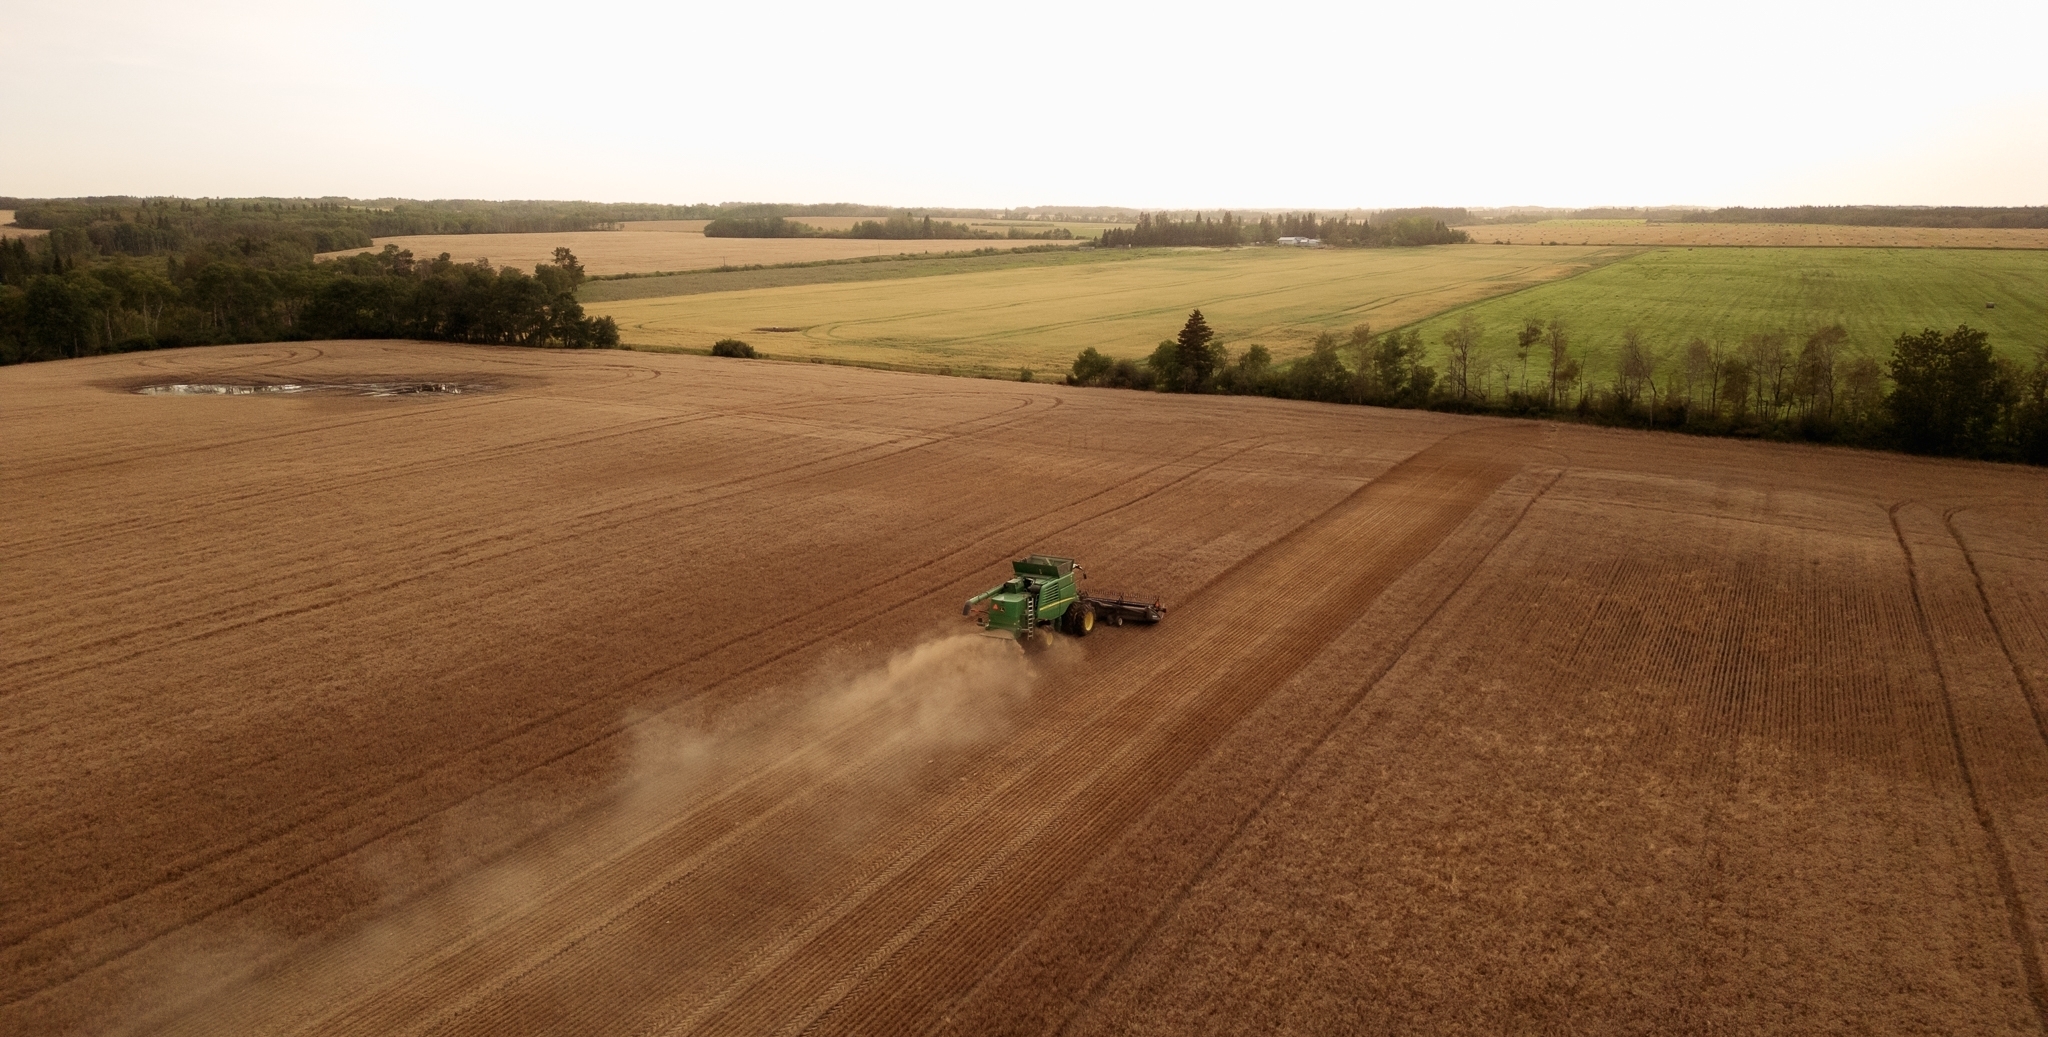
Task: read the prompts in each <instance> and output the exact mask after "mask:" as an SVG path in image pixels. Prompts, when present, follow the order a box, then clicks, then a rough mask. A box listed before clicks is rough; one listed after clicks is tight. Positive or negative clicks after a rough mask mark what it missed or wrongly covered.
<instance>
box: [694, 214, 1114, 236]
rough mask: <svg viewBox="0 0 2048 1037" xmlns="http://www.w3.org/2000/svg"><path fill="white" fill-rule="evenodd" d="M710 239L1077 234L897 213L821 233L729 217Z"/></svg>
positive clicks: (708, 229) (778, 220)
mask: <svg viewBox="0 0 2048 1037" xmlns="http://www.w3.org/2000/svg"><path fill="white" fill-rule="evenodd" d="M704 236H705V237H707V238H874V239H881V240H887V241H926V240H943V241H977V240H1011V241H1018V240H1033V241H1065V240H1069V239H1071V238H1072V237H1073V236H1074V234H1073V232H1072V231H1069V230H1067V229H1065V228H1063V227H1053V228H1051V229H1048V230H1029V229H1026V228H1023V227H1009V228H1006V229H1005V230H1003V231H994V230H983V229H980V228H976V227H971V226H969V225H967V224H965V223H954V222H951V221H949V220H934V219H932V217H931V216H930V215H926V216H923V217H917V216H913V215H911V214H909V213H894V214H892V215H890V216H889V217H888V218H887V219H880V220H862V221H860V222H859V223H856V224H854V225H853V226H851V227H848V228H846V229H845V230H820V229H819V228H817V227H813V226H811V225H810V224H808V223H801V222H798V221H796V220H790V219H785V218H783V217H780V216H728V217H722V218H719V219H715V220H712V221H711V222H710V223H707V224H705V225H704Z"/></svg>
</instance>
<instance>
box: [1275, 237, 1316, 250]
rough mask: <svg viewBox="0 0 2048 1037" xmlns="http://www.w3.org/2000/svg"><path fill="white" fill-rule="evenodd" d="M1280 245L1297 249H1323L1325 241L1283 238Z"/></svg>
mask: <svg viewBox="0 0 2048 1037" xmlns="http://www.w3.org/2000/svg"><path fill="white" fill-rule="evenodd" d="M1280 243H1281V244H1282V245H1293V246H1294V247H1296V248H1322V247H1323V239H1321V238H1281V239H1280Z"/></svg>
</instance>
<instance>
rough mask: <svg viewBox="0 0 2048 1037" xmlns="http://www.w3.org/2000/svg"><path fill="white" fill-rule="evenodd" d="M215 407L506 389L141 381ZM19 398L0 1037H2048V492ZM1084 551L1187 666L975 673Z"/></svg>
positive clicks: (442, 351) (1527, 443)
mask: <svg viewBox="0 0 2048 1037" xmlns="http://www.w3.org/2000/svg"><path fill="white" fill-rule="evenodd" d="M620 236H621V237H624V236H626V235H620ZM229 382H233V383H237V384H244V385H253V384H270V385H277V384H285V383H291V384H300V385H308V384H314V385H331V386H347V385H351V384H356V383H377V384H381V385H387V386H388V385H393V384H419V383H423V382H431V383H452V384H457V385H460V386H463V387H464V388H465V390H466V391H464V392H462V393H459V394H404V395H396V396H382V397H373V396H364V395H357V394H354V393H353V392H352V391H350V390H348V389H346V388H332V389H330V390H328V391H326V392H315V393H307V394H294V393H283V392H275V393H266V394H254V395H234V396H227V395H199V396H168V395H142V394H138V393H136V392H135V391H133V390H135V389H137V388H138V387H141V386H145V385H158V384H167V383H229ZM0 393H4V398H5V400H6V401H7V405H6V406H5V407H4V408H0V433H4V441H5V442H6V443H7V444H8V449H7V451H6V452H5V456H4V459H0V476H4V485H5V486H6V492H5V494H4V495H0V518H4V523H0V564H4V571H5V573H6V576H7V578H6V580H5V581H4V582H0V673H4V675H5V677H4V680H0V696H4V702H5V707H6V708H5V711H4V713H0V750H4V756H5V759H6V761H7V766H6V767H5V768H4V769H0V782H4V786H0V790H4V795H0V832H4V835H5V838H4V839H0V875H4V876H5V877H6V881H5V882H4V883H0V1032H6V1033H19V1034H99V1033H138V1034H209V1035H217V1034H266V1035H283V1034H302V1033H305V1034H312V1033H318V1034H365V1035H371V1034H374V1035H379V1037H383V1035H392V1034H450V1035H452V1034H483V1033H494V1034H502V1033H617V1034H680V1033H692V1034H695V1033H735V1034H770V1033H800V1032H801V1033H862V1034H873V1033H948V1034H952V1033H957V1034H976V1035H982V1034H994V1033H1000V1034H1026V1033H1048V1032H1063V1033H1077V1034H1095V1033H1102V1034H1110V1033H1160V1034H1187V1033H1211V1032H1213V1033H1304V1034H1307V1033H1313V1034H1354V1033H1400V1034H1466V1033H1470V1034H1498V1033H1504V1032H1515V1033H1565V1032H1571V1033H1587V1034H1647V1033H1711V1034H1720V1033H1730V1034H1733V1033H1755V1032H1783V1033H1822V1032H1825V1033H1928V1034H1936V1033H1940V1034H1955V1033H2041V1032H2043V1030H2044V1029H2048V993H2044V977H2043V966H2042V958H2041V954H2042V944H2043V942H2044V939H2048V866H2043V861H2044V860H2048V724H2044V722H2043V715H2044V712H2048V535H2044V530H2048V473H2043V472H2041V471H2037V470H2026V469H2015V468H2007V467H2000V466H1993V465H1985V464H1976V463H1962V462H1940V461H1928V460H1920V459H1913V458H1905V457H1898V456H1888V455H1880V454H1869V453H1859V452H1852V451H1845V450H1833V449H1822V448H1809V447H1794V446H1781V445H1771V444H1758V443H1742V442H1730V441H1709V440H1699V439H1691V438H1683V437H1677V436H1668V435H1663V434H1657V433H1649V432H1631V431H1618V430H1597V429H1591V428H1585V427H1577V426H1560V425H1551V424H1545V423H1539V422H1519V421H1505V420H1495V419H1482V418H1467V417H1460V416H1454V415H1440V414H1429V413H1421V412H1396V411H1383V410H1377V409H1371V408H1358V407H1336V406H1323V405H1316V404H1300V403H1288V402H1281V401H1270V400H1259V399H1249V398H1190V397H1166V396H1153V395H1147V394H1138V393H1128V392H1116V391H1109V390H1086V389H1070V388H1065V387H1057V386H1048V385H1034V384H1020V383H1006V382H996V381H980V380H969V379H949V378H940V377H931V376H919V375H910V374H900V373H891V372H881V371H870V370H860V369H851V368H839V367H829V366H823V365H810V364H780V363H772V362H747V361H736V360H721V359H714V358H709V357H697V356H666V355H648V354H635V353H620V352H583V353H570V352H550V351H537V350H517V349H483V348H468V347H456V346H447V345H434V344H424V343H404V342H396V343H330V342H315V343H293V344H281V345H269V346H242V347H218V348H210V349H196V350H183V351H170V352H158V353H145V354H129V355H124V356H114V357H104V358H95V359H88V360H80V361H65V362H59V363H48V364H37V365H29V366H21V367H13V368H8V369H5V370H0ZM1032 550H1046V551H1052V552H1056V553H1063V554H1071V555H1073V556H1075V557H1077V558H1079V559H1081V561H1082V562H1083V564H1084V565H1085V566H1087V568H1088V570H1089V574H1090V575H1089V579H1088V582H1087V584H1086V586H1087V587H1088V588H1089V589H1091V590H1094V591H1097V592H1104V591H1110V590H1118V589H1128V590H1130V591H1144V592H1149V593H1154V594H1157V595H1159V596H1160V597H1161V598H1162V599H1163V601H1164V602H1165V604H1166V606H1167V607H1168V610H1169V613H1168V616H1167V618H1166V620H1165V622H1164V623H1162V624H1161V625H1159V626H1157V627H1153V628H1140V627H1123V628H1115V627H1108V628H1098V629H1097V630H1096V631H1095V632H1094V633H1093V634H1092V635H1090V636H1088V637H1086V638H1072V639H1068V638H1062V639H1059V640H1057V641H1056V642H1055V643H1054V645H1053V647H1052V648H1051V650H1049V651H1046V652H1044V653H1040V654H1036V655H1031V656H1026V655H1024V654H1023V653H1021V652H1020V651H1018V650H1017V649H1016V648H1015V647H1014V646H1013V645H1010V644H1008V643H1005V642H1001V641H997V640H992V639H988V638H984V637H976V636H973V635H972V633H971V626H970V625H968V624H967V621H965V620H963V619H962V618H961V617H960V615H959V609H960V603H961V601H962V600H963V599H964V598H965V597H966V596H967V595H969V594H971V593H973V592H975V591H978V590H980V589H983V588H985V587H987V586H988V585H990V584H992V583H994V582H996V581H997V580H998V579H999V573H1001V572H1002V571H1003V570H1004V565H1005V562H1006V561H1007V560H1008V559H1010V558H1012V557H1016V556H1019V555H1020V554H1022V553H1024V552H1027V551H1032Z"/></svg>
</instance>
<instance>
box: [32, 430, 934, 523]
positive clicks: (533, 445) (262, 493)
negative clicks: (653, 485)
mask: <svg viewBox="0 0 2048 1037" xmlns="http://www.w3.org/2000/svg"><path fill="white" fill-rule="evenodd" d="M934 395H940V394H934V393H926V394H918V395H917V397H916V398H922V399H929V398H930V397H932V396H934ZM909 398H912V397H911V396H909V395H908V394H899V395H896V396H887V395H863V396H844V397H833V398H827V399H816V398H811V399H803V400H789V401H781V402H776V403H765V404H759V405H756V406H750V407H711V408H707V409H705V410H703V411H700V412H697V413H691V414H686V415H682V416H673V415H671V416H666V417H646V418H638V419H635V420H632V421H625V422H620V423H618V424H614V425H607V426H603V427H600V428H593V429H587V430H584V431H582V432H579V433H577V434H575V435H572V436H545V437H534V438H531V439H524V440H519V441H516V442H512V443H506V444H497V445H493V446H489V447H480V448H477V449H473V450H461V451H457V452H454V453H446V454H440V455H437V456H434V457H430V458H425V459H419V460H411V461H401V462H399V463H397V464H394V465H388V466H385V467H381V468H377V469H374V470H372V471H367V472H362V473H360V474H357V475H354V476H351V477H346V478H342V479H335V480H330V481H327V482H323V483H321V484H320V485H318V486H311V487H308V486H288V487H277V486H273V485H263V486H260V487H258V488H256V489H254V490H248V491H247V492H243V493H240V494H239V495H237V496H231V497H207V498H202V499H201V503H203V505H204V507H203V508H183V509H179V511H178V513H177V514H175V515H173V516H171V517H168V518H163V517H155V516H142V517H137V518H134V519H130V520H128V521H126V522H124V523H119V524H114V525H103V526H99V527H96V529H95V530H94V535H93V536H92V537H90V538H81V537H78V536H76V535H74V534H53V535H51V536H49V537H46V538H44V539H43V540H41V541H36V540H27V541H22V542H20V543H19V544H18V545H14V546H15V548H16V549H14V550H10V551H9V552H8V557H9V558H13V559H21V558H28V557H32V556H34V555H36V554H39V553H42V552H44V551H48V550H59V549H61V550H66V551H73V550H77V549H78V547H79V546H80V545H81V544H86V543H92V542H94V541H95V540H99V539H108V538H115V537H132V536H135V535H137V534H140V533H149V532H156V531H159V530H164V529H170V528H174V527H178V526H185V525H191V524H194V523H200V522H212V521H218V520H219V518H220V517H221V516H222V515H225V514H231V513H233V512H235V511H240V510H246V509H250V508H257V507H274V506H276V505H279V504H284V503H287V502H290V501H295V500H306V499H309V498H314V497H319V496H322V495H325V494H330V493H334V492H336V491H339V490H347V489H358V488H361V487H364V486H368V485H372V484H375V483H379V482H388V481H390V480H392V479H400V478H406V477H409V476H416V475H425V474H431V473H433V472H439V471H446V470H450V469H460V468H463V467H465V466H467V465H471V464H474V463H476V462H478V461H483V460H500V459H504V458H507V457H518V456H526V455H531V454H540V453H549V452H554V451H560V450H566V449H570V448H576V447H587V446H591V445H594V444H597V443H601V442H604V441H606V440H610V439H616V438H620V437H624V436H640V435H646V434H648V433H653V432H661V431H666V430H669V429H673V428H677V427H681V426H684V425H691V424H696V423H698V422H704V421H717V420H720V419H732V418H742V417H759V416H763V415H775V414H782V413H786V412H789V411H799V410H809V409H815V408H820V407H831V406H846V405H850V404H864V403H881V402H884V401H886V400H890V399H909ZM437 402H446V403H455V401H437ZM500 402H510V400H509V399H507V398H504V397H495V398H486V399H483V400H469V401H461V402H460V403H456V405H455V406H452V407H448V408H447V410H446V411H436V412H434V413H432V414H428V413H427V412H426V411H424V410H421V411H416V412H414V414H416V415H418V416H421V417H430V416H431V417H448V418H451V419H453V418H457V417H460V418H461V420H459V421H451V422H450V424H468V423H469V417H470V416H469V415H467V414H463V413H461V412H460V410H459V408H460V407H462V406H463V405H469V406H481V405H483V404H486V403H492V404H495V403H500ZM408 416H413V415H408V414H394V415H391V417H394V418H399V417H408ZM341 427H345V426H330V428H341Z"/></svg>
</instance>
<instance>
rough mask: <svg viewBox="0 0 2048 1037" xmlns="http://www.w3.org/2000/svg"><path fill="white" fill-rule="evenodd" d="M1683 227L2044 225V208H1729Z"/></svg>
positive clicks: (1689, 219)
mask: <svg viewBox="0 0 2048 1037" xmlns="http://www.w3.org/2000/svg"><path fill="white" fill-rule="evenodd" d="M1679 220H1680V221H1681V222H1684V223H1820V224H1833V225H1837V226H1849V227H2033V228H2042V227H2048V205H2014V206H1969V205H1929V206H1919V205H1793V206H1785V207H1781V208H1762V209H1752V208H1749V207H1747V206H1740V205H1738V206H1731V207H1729V208H1725V209H1714V210H1711V211H1707V212H1690V213H1686V214H1684V215H1683V216H1680V217H1679Z"/></svg>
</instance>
